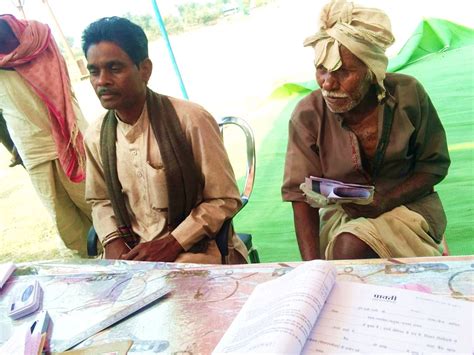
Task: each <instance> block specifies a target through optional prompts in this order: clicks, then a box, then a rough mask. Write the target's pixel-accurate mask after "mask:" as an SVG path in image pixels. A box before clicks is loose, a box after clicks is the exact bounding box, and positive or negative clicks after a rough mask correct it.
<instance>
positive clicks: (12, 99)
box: [0, 15, 92, 256]
mask: <svg viewBox="0 0 474 355" xmlns="http://www.w3.org/2000/svg"><path fill="white" fill-rule="evenodd" d="M0 83H1V85H0V107H1V108H2V110H3V111H2V114H3V117H4V119H5V121H6V124H7V127H8V132H9V134H10V136H11V139H12V141H13V143H14V144H15V147H16V149H17V150H18V153H19V155H20V156H21V158H22V159H23V164H24V166H25V168H26V170H27V171H28V173H29V175H30V178H31V182H32V183H33V186H34V187H35V189H36V192H37V193H38V196H39V197H40V199H41V201H42V202H43V204H44V205H45V206H46V208H47V209H48V211H49V213H50V214H51V216H52V217H53V219H54V221H55V223H56V226H57V229H58V232H59V235H60V236H61V238H62V240H63V241H64V243H65V245H66V246H67V247H68V248H70V249H73V250H75V251H77V252H79V254H80V255H81V256H86V255H87V252H86V241H85V237H86V235H87V232H88V230H89V228H90V226H91V225H92V219H91V212H90V207H89V205H88V204H87V203H86V202H85V197H84V190H85V182H84V177H85V176H84V160H85V152H84V144H83V140H82V135H81V130H84V129H85V128H86V126H87V123H86V121H85V120H84V118H83V116H82V113H81V111H80V109H79V106H78V104H77V102H76V100H75V98H74V97H73V94H72V92H71V86H70V82H69V76H68V72H67V68H66V64H65V62H64V59H63V58H62V56H61V54H60V52H59V49H58V47H57V45H56V43H55V41H54V39H53V36H52V35H51V31H50V29H49V27H48V26H47V25H45V24H42V23H39V22H36V21H22V20H18V19H16V18H15V17H14V16H12V15H0ZM32 218H34V216H32Z"/></svg>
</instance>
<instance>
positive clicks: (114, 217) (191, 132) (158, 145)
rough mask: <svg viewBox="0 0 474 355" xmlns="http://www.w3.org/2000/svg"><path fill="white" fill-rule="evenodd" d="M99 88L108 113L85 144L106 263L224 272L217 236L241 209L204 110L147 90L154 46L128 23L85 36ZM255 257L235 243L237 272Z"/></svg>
mask: <svg viewBox="0 0 474 355" xmlns="http://www.w3.org/2000/svg"><path fill="white" fill-rule="evenodd" d="M82 39H83V51H84V54H85V55H86V58H87V62H88V65H87V67H88V69H89V72H90V80H91V83H92V86H93V87H94V90H95V92H96V93H97V96H98V97H99V99H100V102H101V104H102V106H103V107H104V108H106V109H108V110H109V111H108V112H107V113H106V115H105V116H104V117H103V119H101V120H98V121H97V122H95V123H94V124H92V125H91V126H90V128H89V130H88V131H87V135H86V139H85V141H86V154H87V181H86V199H87V201H88V202H90V203H91V205H92V217H93V222H94V227H95V229H96V231H97V234H98V236H99V239H100V241H101V243H102V246H103V247H104V250H105V257H106V258H110V259H126V260H141V261H172V262H192V263H208V264H209V263H212V264H219V263H221V260H222V257H221V255H220V252H219V249H218V248H217V245H216V242H215V239H214V236H215V235H216V233H217V232H218V231H219V229H220V228H221V226H222V224H223V223H224V221H225V220H227V219H229V218H232V217H233V215H234V214H235V213H236V211H238V209H239V207H240V206H241V200H240V195H239V191H238V188H237V185H236V182H235V177H234V174H233V171H232V168H231V165H230V163H229V160H228V157H227V154H226V151H225V148H224V145H223V142H222V138H221V136H220V133H219V129H218V126H217V124H216V121H215V120H214V118H213V117H212V116H211V115H210V114H209V113H208V112H207V111H205V110H204V109H203V108H202V107H200V106H198V105H196V104H194V103H191V102H187V101H183V100H180V99H176V98H172V97H168V96H165V95H161V94H157V93H155V92H153V91H152V90H151V89H149V88H148V86H147V83H148V80H149V78H150V75H151V72H152V62H151V60H150V59H149V58H148V40H147V38H146V35H145V33H144V32H143V30H142V29H141V28H140V27H139V26H137V25H136V24H134V23H132V22H130V21H129V20H127V19H124V18H120V17H110V18H103V19H100V20H98V21H96V22H94V23H92V24H90V25H89V26H88V27H87V28H86V29H85V31H84V33H83V37H82ZM246 256H247V251H246V249H245V246H244V244H243V243H242V242H241V241H240V239H238V237H237V236H236V235H235V233H233V232H232V230H231V231H230V235H229V262H230V263H245V262H246Z"/></svg>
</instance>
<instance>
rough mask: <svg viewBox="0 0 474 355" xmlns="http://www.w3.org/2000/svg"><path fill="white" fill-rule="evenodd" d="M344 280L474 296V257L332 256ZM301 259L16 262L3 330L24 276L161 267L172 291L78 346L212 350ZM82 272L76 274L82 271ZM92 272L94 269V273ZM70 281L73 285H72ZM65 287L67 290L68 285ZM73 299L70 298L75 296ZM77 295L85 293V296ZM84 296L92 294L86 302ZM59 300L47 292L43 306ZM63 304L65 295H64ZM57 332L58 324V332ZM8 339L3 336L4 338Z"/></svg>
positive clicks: (44, 280)
mask: <svg viewBox="0 0 474 355" xmlns="http://www.w3.org/2000/svg"><path fill="white" fill-rule="evenodd" d="M333 263H334V264H335V265H336V267H337V270H338V280H344V281H354V282H363V283H369V284H377V285H386V286H393V287H403V288H412V289H416V290H421V291H424V292H431V293H434V294H439V295H442V296H444V297H455V298H460V299H465V300H468V301H471V302H473V301H474V291H473V285H474V282H473V281H474V256H460V257H454V256H452V257H437V258H410V259H409V258H406V259H390V260H380V259H378V260H354V261H334V262H333ZM298 264H299V263H295V262H291V263H271V264H250V265H236V266H209V265H204V266H203V265H192V264H174V263H133V262H123V261H107V260H79V261H78V260H73V261H59V262H58V261H45V262H36V263H25V264H20V265H18V269H17V271H16V273H15V276H14V277H12V278H11V279H10V281H9V283H8V284H7V286H6V287H4V288H3V289H2V290H1V292H0V334H2V335H3V336H4V337H5V336H6V335H7V334H8V333H11V332H12V329H13V328H12V327H13V326H17V325H18V324H19V323H15V322H12V321H11V320H10V318H9V317H8V316H7V315H6V311H7V307H8V294H9V293H10V291H11V290H13V289H14V288H15V287H18V285H20V284H21V283H24V282H25V281H26V280H31V279H32V278H36V279H38V280H39V281H40V283H41V284H42V285H44V286H43V288H44V292H45V294H46V293H52V292H53V291H54V292H57V290H56V289H55V288H58V287H59V286H58V285H59V282H61V287H63V288H64V287H65V286H64V285H65V284H66V285H72V281H70V280H72V279H75V278H76V279H75V280H76V281H75V282H76V284H75V285H76V286H77V282H78V281H77V280H79V279H80V280H81V281H80V282H84V285H85V283H87V282H91V280H97V279H98V278H99V279H100V278H101V277H102V278H109V279H113V278H114V277H117V275H124V274H133V275H138V274H140V273H141V274H142V275H146V273H151V272H158V271H159V272H160V275H161V276H160V277H162V279H163V281H164V282H165V283H166V285H167V287H169V288H170V289H171V292H170V293H169V294H168V295H167V296H166V297H164V298H162V299H160V300H158V301H156V302H154V303H152V304H151V305H150V306H148V307H145V308H144V309H142V310H140V311H139V312H137V313H135V314H134V315H133V316H130V317H128V318H126V319H125V320H123V321H121V322H119V323H117V324H115V325H114V326H112V327H110V328H109V329H107V330H105V331H102V332H100V333H99V334H97V335H95V336H93V337H91V338H89V339H88V340H86V341H85V342H83V343H82V344H80V345H79V346H78V347H82V346H85V345H93V344H99V343H102V342H106V341H112V340H124V339H131V340H133V341H134V345H133V347H132V349H131V353H133V352H140V353H150V354H152V353H183V354H185V353H186V354H208V353H210V352H211V351H212V350H213V349H214V347H215V346H216V344H217V343H218V341H219V340H220V338H221V337H222V335H223V334H224V332H225V331H226V329H227V328H228V327H229V325H230V323H231V322H232V320H233V319H234V317H235V316H236V314H237V313H238V312H239V310H240V308H241V307H242V306H243V304H244V303H245V301H246V299H247V298H248V296H249V294H250V293H251V292H252V290H253V289H254V287H255V286H256V285H257V284H259V283H262V282H265V281H268V280H271V279H273V278H276V277H279V276H281V275H283V274H285V273H287V272H288V271H290V270H291V269H292V268H293V267H295V266H297V265H298ZM79 275H80V278H79V279H77V277H79ZM90 275H93V277H91V276H90ZM71 287H72V286H71ZM62 292H64V291H62ZM69 297H70V296H69ZM77 297H86V296H84V295H81V296H79V295H78V296H77ZM84 301H85V302H86V301H87V300H84ZM55 302H59V300H58V298H56V299H53V298H48V297H45V303H44V305H43V306H44V308H45V309H49V308H53V307H55ZM62 302H64V301H62ZM52 336H53V337H54V330H53V335H52ZM5 340H6V339H2V338H1V336H0V343H2V342H4V341H5Z"/></svg>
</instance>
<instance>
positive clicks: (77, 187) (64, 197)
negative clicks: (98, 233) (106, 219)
mask: <svg viewBox="0 0 474 355" xmlns="http://www.w3.org/2000/svg"><path fill="white" fill-rule="evenodd" d="M28 173H29V175H30V178H31V182H32V184H33V186H34V188H35V190H36V192H37V194H38V196H39V198H40V199H41V202H42V203H43V205H44V206H45V207H46V209H47V210H48V212H49V214H50V215H51V217H52V218H53V220H54V222H55V224H56V227H57V229H58V233H59V236H60V237H61V239H62V240H63V242H64V244H65V245H66V247H68V248H69V249H72V250H76V251H77V252H78V253H79V255H80V256H81V257H87V248H86V237H87V232H88V231H89V228H90V227H91V225H92V218H91V208H90V206H89V205H88V204H87V203H86V201H85V197H84V189H85V183H84V182H81V183H74V182H71V181H70V180H69V179H68V178H67V176H66V174H65V173H64V171H63V169H62V168H61V165H60V164H59V161H58V160H57V159H56V160H52V161H48V162H46V163H43V164H40V165H38V166H36V167H34V168H32V169H30V170H29V171H28Z"/></svg>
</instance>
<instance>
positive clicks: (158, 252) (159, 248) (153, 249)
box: [121, 234, 184, 262]
mask: <svg viewBox="0 0 474 355" xmlns="http://www.w3.org/2000/svg"><path fill="white" fill-rule="evenodd" d="M182 252H184V249H183V247H182V246H181V244H179V243H178V241H177V240H176V239H175V237H173V235H171V234H170V235H168V236H166V237H164V238H161V239H155V240H152V241H150V242H145V243H140V244H138V245H137V246H136V247H135V248H133V249H132V250H130V251H129V252H128V253H126V254H124V255H122V258H121V259H125V260H137V261H170V262H173V261H175V260H176V258H177V257H178V255H179V254H180V253H182Z"/></svg>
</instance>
